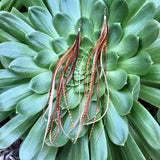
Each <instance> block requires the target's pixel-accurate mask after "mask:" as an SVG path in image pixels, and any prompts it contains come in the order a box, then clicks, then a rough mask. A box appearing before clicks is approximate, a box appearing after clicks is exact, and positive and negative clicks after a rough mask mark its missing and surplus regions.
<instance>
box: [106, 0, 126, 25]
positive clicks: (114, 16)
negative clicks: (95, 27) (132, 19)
mask: <svg viewBox="0 0 160 160" xmlns="http://www.w3.org/2000/svg"><path fill="white" fill-rule="evenodd" d="M115 11H116V12H115ZM128 13H129V10H128V6H127V3H126V2H125V1H121V0H119V1H113V2H112V4H111V6H110V15H109V24H112V23H114V22H121V23H122V24H123V22H124V21H125V19H126V18H127V16H128Z"/></svg>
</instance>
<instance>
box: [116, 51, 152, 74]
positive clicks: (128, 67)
mask: <svg viewBox="0 0 160 160" xmlns="http://www.w3.org/2000/svg"><path fill="white" fill-rule="evenodd" d="M152 63H153V62H152V60H151V57H150V56H149V54H148V53H147V52H144V51H141V52H139V53H138V54H137V55H136V56H135V57H132V58H130V59H126V60H123V61H120V62H119V64H118V66H119V67H120V68H122V69H124V70H125V71H127V72H128V73H131V74H136V75H145V74H146V73H147V72H148V71H149V70H150V67H151V64H152Z"/></svg>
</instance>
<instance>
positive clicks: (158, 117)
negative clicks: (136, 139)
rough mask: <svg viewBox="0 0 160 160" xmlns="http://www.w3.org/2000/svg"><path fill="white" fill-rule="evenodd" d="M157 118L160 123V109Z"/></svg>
mask: <svg viewBox="0 0 160 160" xmlns="http://www.w3.org/2000/svg"><path fill="white" fill-rule="evenodd" d="M157 120H158V122H159V123H160V109H159V110H158V113H157Z"/></svg>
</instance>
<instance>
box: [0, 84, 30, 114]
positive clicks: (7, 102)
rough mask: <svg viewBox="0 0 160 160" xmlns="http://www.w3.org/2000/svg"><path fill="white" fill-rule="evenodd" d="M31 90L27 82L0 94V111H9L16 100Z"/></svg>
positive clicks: (13, 106) (28, 93)
mask: <svg viewBox="0 0 160 160" xmlns="http://www.w3.org/2000/svg"><path fill="white" fill-rule="evenodd" d="M31 94H32V91H31V90H30V89H29V88H28V84H22V85H19V86H17V87H14V88H11V89H9V90H7V91H5V92H3V93H2V94H0V111H9V110H13V109H14V108H15V105H16V104H17V102H18V101H19V100H21V99H23V98H25V97H27V96H29V95H31Z"/></svg>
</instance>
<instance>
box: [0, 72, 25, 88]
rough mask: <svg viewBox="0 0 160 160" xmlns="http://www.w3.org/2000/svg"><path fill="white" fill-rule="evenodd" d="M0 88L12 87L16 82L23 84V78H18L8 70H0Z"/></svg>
mask: <svg viewBox="0 0 160 160" xmlns="http://www.w3.org/2000/svg"><path fill="white" fill-rule="evenodd" d="M0 75H1V76H0V87H5V86H9V85H14V84H16V83H18V82H23V80H24V79H23V78H21V77H18V76H17V75H15V74H14V73H12V72H10V71H9V70H8V69H0Z"/></svg>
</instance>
